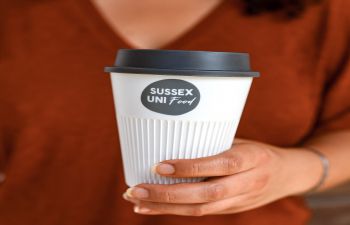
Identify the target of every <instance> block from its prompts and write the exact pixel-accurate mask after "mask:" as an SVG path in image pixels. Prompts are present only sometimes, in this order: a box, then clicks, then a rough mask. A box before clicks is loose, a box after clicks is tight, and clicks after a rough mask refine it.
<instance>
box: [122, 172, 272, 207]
mask: <svg viewBox="0 0 350 225" xmlns="http://www.w3.org/2000/svg"><path fill="white" fill-rule="evenodd" d="M266 183H267V178H266V176H265V175H263V174H262V173H261V172H259V171H257V170H256V171H253V170H252V171H246V172H242V173H238V174H235V175H230V176H226V177H220V178H215V179H211V180H208V181H206V182H199V183H179V184H170V185H160V184H140V185H137V186H136V187H132V188H129V189H128V190H127V193H128V196H129V197H130V198H134V199H139V200H142V201H149V202H160V203H172V204H175V203H179V204H186V203H187V204H194V203H205V202H213V201H218V200H221V199H225V198H229V197H233V196H237V195H241V194H243V193H246V192H250V191H253V190H259V189H261V188H262V187H263V186H264V185H265V184H266Z"/></svg>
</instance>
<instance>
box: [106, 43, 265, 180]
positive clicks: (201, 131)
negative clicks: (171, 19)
mask: <svg viewBox="0 0 350 225" xmlns="http://www.w3.org/2000/svg"><path fill="white" fill-rule="evenodd" d="M105 71H106V72H109V73H110V78H111V83H112V91H113V98H114V105H115V112H116V118H117V126H118V131H119V137H120V145H121V151H122V160H123V167H124V175H125V179H126V183H127V185H128V186H135V185H137V184H140V183H153V184H174V183H180V182H199V181H201V180H203V179H205V178H204V177H201V178H171V177H164V176H159V175H158V174H156V173H154V172H152V167H153V166H154V165H155V164H157V163H159V162H161V161H164V160H169V159H193V158H199V157H207V156H211V155H215V154H219V153H221V152H223V151H225V150H228V149H229V148H230V147H231V146H232V144H233V140H234V137H235V133H236V129H237V126H238V124H239V121H240V117H241V114H242V111H243V108H244V105H245V102H246V99H247V96H248V93H249V89H250V86H251V83H252V80H253V78H254V77H258V76H259V73H258V72H253V71H251V69H250V60H249V55H248V54H247V53H233V52H209V51H180V50H151V49H121V50H119V51H118V53H117V57H116V61H115V64H114V65H113V66H110V67H106V68H105Z"/></svg>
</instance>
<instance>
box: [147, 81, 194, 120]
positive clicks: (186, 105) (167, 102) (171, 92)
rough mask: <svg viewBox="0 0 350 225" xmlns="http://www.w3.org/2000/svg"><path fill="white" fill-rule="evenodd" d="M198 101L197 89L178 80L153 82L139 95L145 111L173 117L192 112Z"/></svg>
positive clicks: (188, 83)
mask: <svg viewBox="0 0 350 225" xmlns="http://www.w3.org/2000/svg"><path fill="white" fill-rule="evenodd" d="M199 100H200V93H199V90H198V88H197V87H196V86H194V85H193V84H192V83H190V82H187V81H184V80H179V79H165V80H159V81H156V82H153V83H151V84H150V85H148V86H147V87H146V88H145V89H144V90H143V91H142V94H141V102H142V104H143V105H144V106H145V107H146V108H147V109H149V110H152V111H154V112H157V113H162V114H166V115H174V116H175V115H182V114H185V113H187V112H189V111H191V110H193V109H194V108H196V106H197V105H198V103H199Z"/></svg>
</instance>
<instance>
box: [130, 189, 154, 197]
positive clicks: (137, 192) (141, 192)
mask: <svg viewBox="0 0 350 225" xmlns="http://www.w3.org/2000/svg"><path fill="white" fill-rule="evenodd" d="M126 195H127V196H129V197H130V198H148V196H149V193H148V191H147V190H146V189H144V188H140V187H132V188H128V190H126Z"/></svg>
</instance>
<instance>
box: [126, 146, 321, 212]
mask: <svg viewBox="0 0 350 225" xmlns="http://www.w3.org/2000/svg"><path fill="white" fill-rule="evenodd" d="M234 143H235V144H234V145H233V146H232V148H231V149H229V150H227V151H225V152H223V153H221V154H218V155H215V156H210V157H204V158H198V159H178V160H166V161H163V162H161V163H159V164H157V165H156V166H155V168H154V172H156V173H158V174H160V175H162V176H168V177H208V179H206V180H205V181H203V182H198V183H179V184H171V185H161V184H139V185H137V186H135V187H132V188H129V189H128V190H127V192H126V193H124V195H123V196H124V198H125V199H126V200H128V201H130V202H132V203H134V204H135V208H134V210H135V212H136V213H141V214H148V215H157V214H173V215H186V216H202V215H210V214H231V213H237V212H242V211H245V210H249V209H253V208H257V207H259V206H262V205H265V204H268V203H270V202H272V201H275V200H277V199H280V198H283V197H286V196H289V195H295V194H300V193H303V192H305V191H307V190H309V189H310V188H312V187H313V185H315V184H316V183H317V181H318V179H319V177H320V176H321V174H322V165H321V162H320V160H319V158H318V157H317V156H316V155H315V154H314V153H312V152H309V151H307V150H304V149H288V150H287V149H283V148H279V147H275V146H271V145H267V144H263V143H259V142H254V141H247V140H238V139H236V140H235V142H234Z"/></svg>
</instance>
